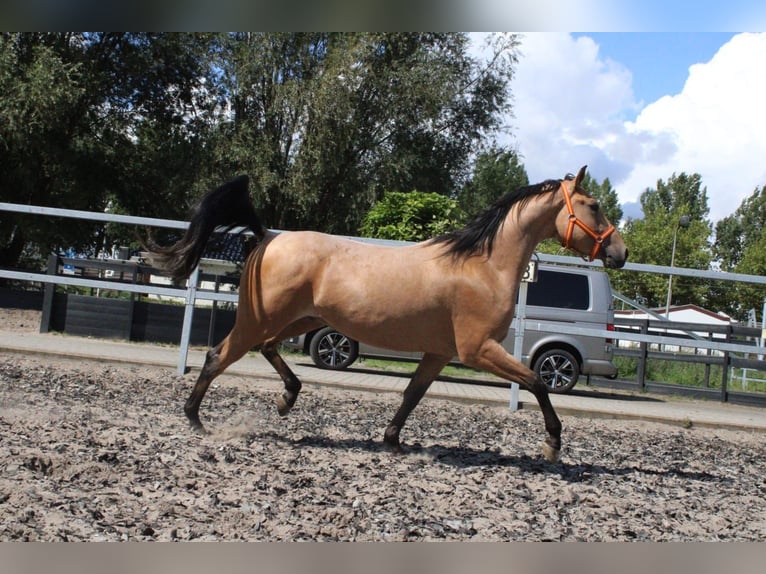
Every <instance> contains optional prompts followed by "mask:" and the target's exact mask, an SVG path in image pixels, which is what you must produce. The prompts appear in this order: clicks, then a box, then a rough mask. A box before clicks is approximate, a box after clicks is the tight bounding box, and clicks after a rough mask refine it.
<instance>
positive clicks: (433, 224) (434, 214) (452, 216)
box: [359, 191, 464, 241]
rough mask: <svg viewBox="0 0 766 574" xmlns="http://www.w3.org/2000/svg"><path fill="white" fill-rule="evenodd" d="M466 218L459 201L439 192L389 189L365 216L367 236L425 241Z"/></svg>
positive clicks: (364, 235)
mask: <svg viewBox="0 0 766 574" xmlns="http://www.w3.org/2000/svg"><path fill="white" fill-rule="evenodd" d="M463 219H464V216H463V214H462V213H461V211H460V208H459V207H458V204H457V201H455V200H454V199H450V198H448V197H445V196H443V195H440V194H438V193H423V192H419V191H412V192H409V193H402V192H397V191H390V192H387V193H386V194H385V195H384V196H383V199H381V200H380V201H379V202H377V203H376V204H375V205H374V206H373V207H372V209H370V211H368V212H367V215H365V217H364V220H363V221H362V224H361V226H360V228H359V233H360V234H361V235H362V236H363V237H376V238H378V239H396V240H400V241H423V240H425V239H430V238H431V237H435V236H437V235H441V234H443V233H446V232H447V231H451V230H452V229H454V228H455V227H457V226H458V225H459V224H460V222H461V221H462V220H463Z"/></svg>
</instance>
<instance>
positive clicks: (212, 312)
mask: <svg viewBox="0 0 766 574" xmlns="http://www.w3.org/2000/svg"><path fill="white" fill-rule="evenodd" d="M220 287H221V276H220V275H216V276H215V287H214V291H215V293H218V292H219V291H220ZM217 312H218V301H216V300H215V299H213V305H212V306H211V307H210V324H209V325H208V329H207V346H208V347H212V346H213V339H214V338H215V319H216V314H217Z"/></svg>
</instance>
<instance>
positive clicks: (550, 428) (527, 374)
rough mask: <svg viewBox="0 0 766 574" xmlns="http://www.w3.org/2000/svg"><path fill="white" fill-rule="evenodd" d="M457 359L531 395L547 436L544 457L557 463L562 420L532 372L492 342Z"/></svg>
mask: <svg viewBox="0 0 766 574" xmlns="http://www.w3.org/2000/svg"><path fill="white" fill-rule="evenodd" d="M460 360H461V361H462V363H463V364H464V365H466V366H468V367H472V368H474V369H481V370H483V371H488V372H490V373H492V374H493V375H497V376H498V377H502V378H504V379H506V380H508V381H511V382H515V383H518V384H519V385H520V386H522V387H523V388H524V389H526V390H528V391H529V392H531V393H532V394H533V395H534V396H535V398H536V399H537V403H538V404H539V405H540V410H541V411H542V413H543V419H544V421H545V430H546V432H547V434H548V436H547V437H546V438H545V442H544V443H543V444H542V450H543V456H544V457H545V459H546V460H548V461H549V462H556V461H557V460H558V459H559V455H560V453H561V421H560V420H559V417H558V415H556V411H555V410H554V409H553V405H552V404H551V400H550V397H549V396H548V387H546V386H545V384H544V383H543V382H542V381H541V380H540V379H539V378H538V376H537V375H536V374H535V372H534V371H532V370H530V369H528V368H527V367H526V366H524V364H523V363H522V362H521V361H519V360H517V359H516V358H515V357H513V355H510V354H509V353H508V352H507V351H506V350H505V349H504V348H503V346H502V345H501V344H500V343H498V342H497V341H495V340H493V339H489V340H487V341H485V342H484V343H482V344H481V345H480V346H478V348H475V349H471V350H468V348H464V349H461V350H460Z"/></svg>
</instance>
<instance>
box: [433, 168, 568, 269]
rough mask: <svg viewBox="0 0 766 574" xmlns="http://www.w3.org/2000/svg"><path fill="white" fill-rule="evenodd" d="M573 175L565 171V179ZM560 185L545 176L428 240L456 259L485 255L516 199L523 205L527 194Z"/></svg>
mask: <svg viewBox="0 0 766 574" xmlns="http://www.w3.org/2000/svg"><path fill="white" fill-rule="evenodd" d="M573 177H574V176H569V175H567V179H571V178H573ZM560 185H561V180H559V179H547V180H545V181H544V182H542V183H536V184H534V185H528V186H526V187H520V188H518V189H515V190H514V191H510V192H508V193H506V194H505V195H504V196H502V197H500V198H499V199H497V200H496V201H495V202H494V203H493V204H492V205H490V206H489V207H488V208H487V209H485V210H484V211H483V212H481V213H479V214H478V215H476V216H475V217H474V218H473V219H472V220H471V221H470V222H469V223H468V225H466V226H465V227H463V228H462V229H456V230H455V231H449V232H447V233H445V234H443V235H439V236H437V237H434V238H433V239H432V240H431V241H432V242H433V243H441V244H444V246H445V251H444V255H452V257H453V258H456V259H458V258H464V257H470V256H472V255H483V254H486V255H487V257H489V256H490V255H492V247H493V245H494V242H495V237H496V236H497V232H498V230H499V229H500V226H501V225H502V224H503V221H505V217H506V216H507V215H508V212H509V211H510V210H511V208H512V207H513V206H514V205H516V204H517V203H520V204H521V205H522V206H523V204H525V203H526V202H528V201H529V199H530V198H532V197H534V196H536V195H540V194H542V193H547V192H549V191H553V190H555V189H558V188H559V186H560Z"/></svg>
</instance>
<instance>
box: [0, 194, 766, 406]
mask: <svg viewBox="0 0 766 574" xmlns="http://www.w3.org/2000/svg"><path fill="white" fill-rule="evenodd" d="M0 211H10V212H16V213H26V214H36V215H40V216H48V217H66V218H76V219H86V220H91V221H103V222H111V223H120V224H126V225H141V226H148V227H163V228H170V229H180V230H185V229H186V228H187V227H188V225H189V224H188V222H185V221H175V220H168V219H157V218H147V217H135V216H127V215H115V214H108V213H97V212H87V211H77V210H69V209H58V208H48V207H37V206H29V205H17V204H10V203H2V202H0ZM240 232H242V229H241V228H239V229H233V230H231V231H230V233H240ZM356 239H360V240H363V239H361V238H356ZM388 243H391V244H396V243H397V242H388ZM539 260H540V261H541V262H549V263H557V264H561V265H577V266H600V265H601V264H600V263H593V262H591V263H588V262H585V261H583V260H582V259H580V258H577V257H568V256H560V255H548V254H539ZM624 271H626V272H631V271H636V272H648V273H659V274H663V275H668V274H672V275H676V276H686V277H696V278H703V279H715V280H723V281H741V282H747V283H752V284H759V285H766V277H761V276H753V275H743V274H737V273H724V272H717V271H708V270H698V269H685V268H679V267H664V266H659V265H646V264H638V263H627V264H626V265H625V268H624ZM0 278H6V279H13V280H17V281H29V282H39V283H41V284H45V285H67V286H76V287H86V288H88V287H89V288H93V289H110V290H119V291H123V292H128V293H141V294H151V295H159V296H166V297H176V298H181V299H182V300H183V305H184V319H183V326H182V331H181V339H180V345H179V357H178V364H177V371H178V372H179V373H184V372H186V370H187V368H186V363H187V357H188V350H189V336H190V332H191V324H192V317H193V313H194V308H195V305H196V304H197V303H198V302H200V301H213V302H227V303H236V302H237V299H238V296H237V295H236V294H233V293H221V292H217V291H216V290H209V289H201V288H200V287H199V284H200V268H199V267H197V268H196V269H195V270H194V271H193V272H192V274H191V276H190V277H189V279H188V281H187V282H186V285H185V286H180V287H174V286H160V285H152V284H136V283H134V282H115V281H113V280H106V279H93V278H86V277H76V276H66V275H60V274H45V273H31V272H26V271H14V270H8V269H0ZM615 296H616V298H618V299H620V300H622V301H627V302H629V303H630V304H631V305H632V306H633V307H635V308H637V309H641V310H646V309H644V308H643V307H642V306H641V305H639V304H637V303H636V302H633V301H630V300H629V299H628V298H626V297H624V296H623V295H621V294H619V293H615ZM520 307H521V309H523V305H520ZM647 311H648V310H647ZM521 320H522V321H521V322H522V324H523V316H522V317H521ZM633 321H636V320H633ZM539 323H540V324H539V327H540V328H547V329H550V328H553V329H557V328H560V325H556V324H552V323H551V324H546V323H545V322H539ZM568 329H569V330H571V332H572V333H575V334H580V335H586V336H596V337H604V338H615V337H617V338H619V340H621V341H633V342H635V343H636V344H637V345H638V348H637V349H636V350H628V351H623V350H618V353H622V354H627V355H633V356H636V357H637V358H638V359H639V360H640V361H641V362H640V364H641V365H643V367H639V369H640V370H639V372H640V373H641V372H643V373H645V370H646V369H645V365H646V360H648V359H668V358H670V359H672V360H682V361H686V360H697V357H701V360H702V361H703V362H704V361H707V363H708V364H722V365H724V366H725V367H726V368H725V369H724V371H727V370H728V367H738V368H747V369H757V370H761V369H766V364H765V363H764V362H763V361H760V360H754V359H751V358H749V357H750V356H752V355H760V356H763V355H766V348H764V347H762V346H758V345H757V344H755V343H754V342H753V341H749V342H747V341H741V340H736V337H735V338H732V335H734V333H735V332H736V331H737V328H732V330H731V331H730V332H729V333H728V334H727V335H726V338H725V339H724V340H716V339H714V338H712V337H711V336H709V335H710V333H708V336H707V337H700V336H698V335H695V332H700V331H703V330H704V329H705V328H703V327H702V326H701V325H699V324H696V323H695V324H675V323H668V322H667V321H645V322H640V321H639V322H636V323H633V322H631V321H630V320H626V321H621V324H620V327H619V332H618V333H615V332H613V331H607V330H600V329H588V328H582V327H577V326H571V327H569V328H568ZM670 331H680V332H681V334H678V333H671V332H670ZM751 331H752V330H751ZM752 334H753V333H752V332H749V335H752ZM652 345H664V346H670V345H675V346H680V347H686V348H694V349H695V351H694V353H693V355H694V358H687V357H686V356H684V357H683V358H681V354H679V353H676V354H674V355H672V356H670V357H665V356H660V355H661V353H660V352H659V351H652V350H651V346H652ZM700 351H701V352H702V353H703V354H702V355H699V352H700ZM716 353H717V354H716ZM642 370H643V371H642ZM723 376H724V377H726V376H727V375H726V374H724V375H723ZM636 384H637V388H639V389H641V390H644V389H646V388H647V381H645V379H644V378H643V375H641V376H639V377H638V380H637V382H636ZM721 387H722V388H721V389H720V400H723V401H726V400H728V398H729V396H730V392H729V390H728V389H727V385H726V380H725V379H724V380H723V381H722V385H721ZM716 392H719V391H716Z"/></svg>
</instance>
